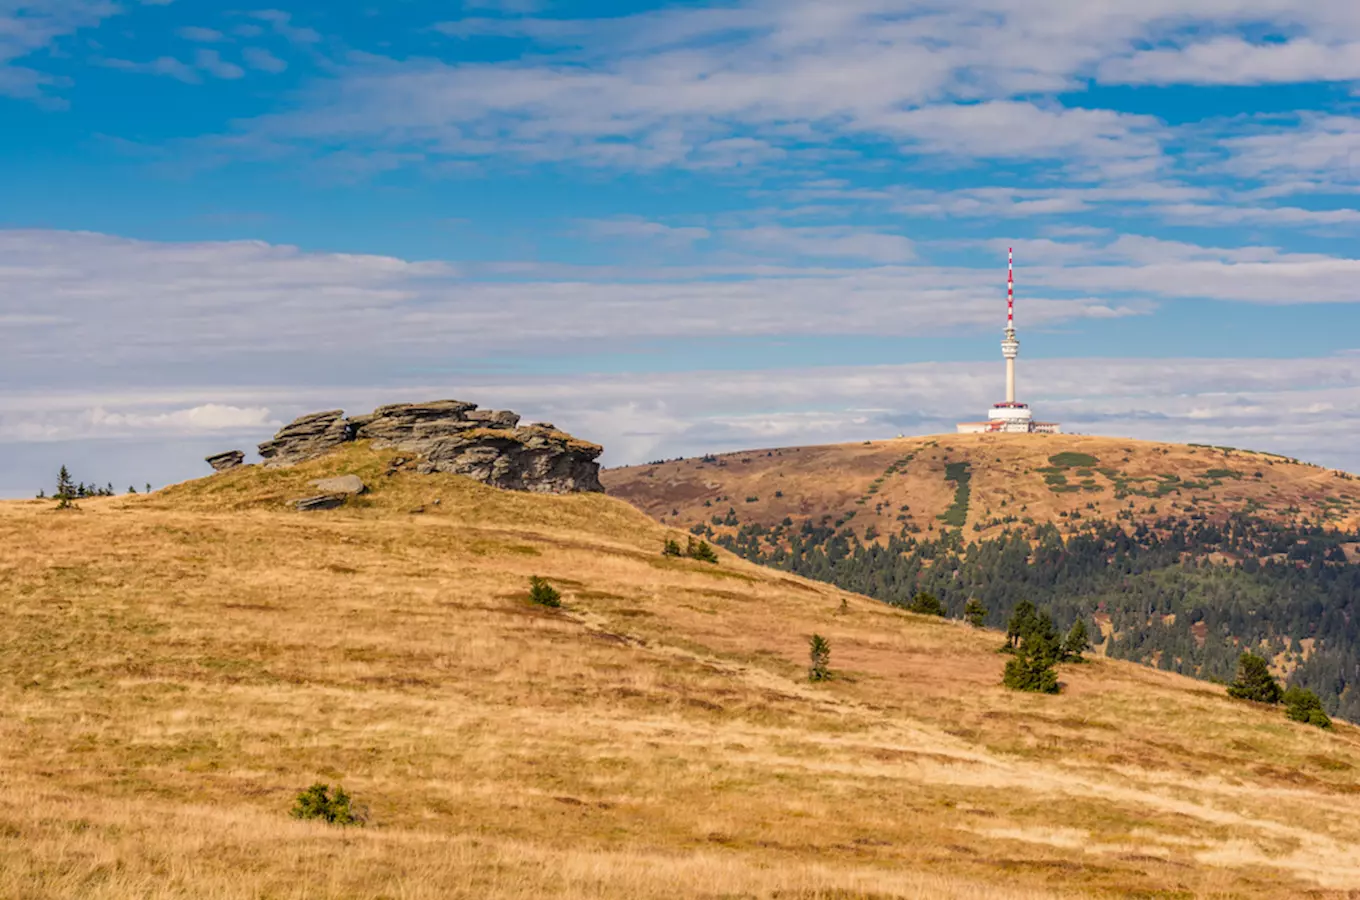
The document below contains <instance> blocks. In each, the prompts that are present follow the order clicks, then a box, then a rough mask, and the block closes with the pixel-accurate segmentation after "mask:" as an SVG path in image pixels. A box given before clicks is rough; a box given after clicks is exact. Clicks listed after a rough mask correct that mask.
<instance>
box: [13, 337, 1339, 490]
mask: <svg viewBox="0 0 1360 900" xmlns="http://www.w3.org/2000/svg"><path fill="white" fill-rule="evenodd" d="M1001 376H1002V370H1001V363H1000V360H999V359H998V360H997V361H995V362H978V363H939V362H932V363H920V364H910V365H891V366H833V367H822V368H815V367H810V368H796V369H764V370H753V371H697V372H689V373H686V375H685V377H684V378H676V377H674V375H672V374H669V373H649V372H632V373H627V374H620V375H591V374H585V375H579V374H578V375H575V376H573V377H570V378H564V377H561V376H559V375H539V376H533V375H522V376H506V375H502V374H496V373H491V372H485V371H483V372H477V373H468V374H465V375H458V376H453V377H451V378H447V379H443V380H435V381H425V382H421V383H418V384H417V383H414V382H408V383H405V384H402V385H400V386H398V387H386V388H384V387H382V386H366V387H363V388H354V387H346V386H343V385H337V386H333V387H320V386H316V385H309V386H300V385H299V386H287V385H274V386H271V387H268V388H258V389H251V388H234V389H223V388H205V389H203V390H202V392H201V393H200V394H199V396H200V397H207V396H213V397H216V398H218V399H217V401H216V402H217V403H218V404H220V408H224V409H227V410H233V409H234V410H235V411H234V412H226V413H221V414H214V415H213V416H211V417H210V418H209V421H210V422H211V423H212V426H211V428H210V429H209V430H207V431H206V432H205V430H204V428H202V427H200V424H199V423H195V422H192V421H191V418H190V412H189V411H190V410H192V409H193V407H186V406H185V405H184V404H185V402H186V398H190V397H192V396H194V392H193V391H192V390H186V389H179V390H174V391H167V390H160V391H154V390H153V391H145V392H137V391H123V392H121V393H119V394H113V393H104V394H100V393H88V392H79V393H71V394H66V395H63V394H34V395H28V396H24V395H11V396H7V397H5V398H0V441H9V442H14V441H27V442H34V441H43V442H47V441H57V440H70V439H72V438H77V437H79V438H85V439H92V438H96V437H99V436H120V437H121V438H122V439H123V440H137V439H138V438H137V434H138V432H139V431H141V432H142V433H144V434H147V435H155V436H156V437H157V440H158V442H159V443H158V448H157V453H158V454H159V458H160V459H161V460H163V461H164V462H163V464H162V466H161V468H160V469H159V470H158V472H157V479H156V480H157V481H158V482H163V481H165V480H169V479H174V480H177V479H179V478H187V477H191V476H193V475H201V474H205V473H206V472H207V469H206V467H205V466H204V465H203V463H202V462H201V457H202V456H203V455H204V452H205V451H204V445H203V444H202V442H201V441H200V440H199V438H198V437H196V436H198V435H202V434H205V433H206V434H208V435H210V436H211V435H215V437H212V438H211V439H212V441H213V443H212V444H211V445H210V446H208V448H207V449H228V448H229V447H230V446H233V445H234V446H236V447H239V448H241V449H246V450H249V449H250V448H252V447H253V446H254V444H256V443H258V442H260V441H262V440H264V439H266V438H268V437H269V436H270V435H271V434H272V433H273V432H274V431H275V430H276V429H277V427H278V423H279V421H280V420H282V421H287V420H289V419H291V418H292V417H294V416H296V415H299V414H302V413H304V412H310V411H313V410H316V409H326V408H336V407H340V408H344V409H347V410H350V411H351V412H362V411H367V410H369V409H372V408H373V407H375V406H376V405H379V404H382V403H388V402H401V401H404V400H422V399H432V398H435V397H457V398H460V399H466V400H471V401H473V402H476V403H479V404H481V405H482V406H484V407H488V408H501V409H505V408H508V409H514V410H516V411H517V412H520V413H521V414H523V415H524V416H525V418H526V419H529V420H548V421H552V422H554V423H555V424H557V425H559V426H560V427H563V428H566V429H567V430H569V431H571V432H573V433H575V434H578V435H580V436H582V437H585V438H589V439H591V440H594V441H598V442H601V443H602V444H603V445H604V446H605V448H606V453H605V457H604V459H605V461H606V462H607V463H608V464H610V465H621V464H627V463H635V462H643V461H646V460H648V459H654V458H657V457H673V456H678V455H685V456H692V455H698V454H700V453H705V452H711V451H724V450H737V449H753V448H758V447H771V446H789V445H798V444H809V443H829V442H842V441H856V440H864V439H871V438H883V437H891V436H893V435H896V434H898V433H908V434H923V433H940V432H950V431H952V430H953V425H954V423H955V422H956V421H959V420H961V419H970V418H975V417H977V416H978V415H980V414H981V413H982V412H983V411H985V410H986V408H987V407H988V406H989V405H990V404H991V403H992V402H994V401H995V400H996V399H997V397H998V394H999V392H1000V390H1001V388H1002V381H1003V379H1002V377H1001ZM1020 385H1021V396H1022V398H1023V399H1025V400H1026V401H1028V402H1029V403H1030V404H1031V405H1032V406H1033V407H1034V409H1035V412H1036V414H1038V415H1039V416H1041V417H1043V418H1045V419H1049V420H1056V421H1060V422H1062V423H1063V424H1064V426H1065V427H1067V428H1068V429H1069V430H1072V431H1080V432H1085V433H1097V434H1107V435H1114V436H1128V437H1134V438H1144V439H1152V440H1170V441H1196V442H1203V443H1213V444H1221V445H1229V446H1237V447H1244V448H1250V449H1259V450H1268V451H1273V452H1281V453H1286V454H1290V455H1301V456H1303V457H1304V458H1308V459H1312V460H1315V461H1318V462H1322V463H1325V464H1329V465H1339V466H1344V467H1348V468H1351V469H1356V468H1360V453H1357V450H1356V448H1355V445H1354V442H1353V440H1351V439H1350V435H1352V434H1353V433H1354V431H1355V429H1356V428H1357V427H1360V358H1357V357H1354V356H1349V357H1348V356H1338V357H1329V358H1326V359H1136V358H1124V359H1120V358H1113V359H1108V358H1107V359H1102V360H1100V361H1099V362H1098V363H1096V362H1093V361H1091V360H1083V359H1049V360H1028V361H1027V360H1024V359H1023V358H1022V360H1021V364H1020ZM190 402H192V401H190ZM199 405H200V406H203V405H205V403H200V404H199ZM176 447H179V448H181V449H182V451H183V452H182V454H181V455H179V456H176V455H175V454H173V453H171V452H170V451H173V450H174V449H175V448H176ZM144 471H145V469H140V470H133V469H132V468H128V469H127V470H126V471H124V470H123V469H119V470H117V471H112V472H106V471H101V472H97V473H94V472H92V473H91V474H92V475H94V476H95V477H97V478H98V479H100V480H104V479H108V478H112V479H113V480H114V481H115V483H118V484H122V483H124V482H126V481H128V480H139V479H140V478H141V477H142V476H141V473H142V472H144ZM43 474H44V475H45V474H46V473H45V471H44V473H43Z"/></svg>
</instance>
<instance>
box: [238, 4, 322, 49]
mask: <svg viewBox="0 0 1360 900" xmlns="http://www.w3.org/2000/svg"><path fill="white" fill-rule="evenodd" d="M250 15H251V16H252V17H254V18H256V19H259V20H260V21H262V22H268V23H269V25H270V27H271V28H273V29H274V33H275V34H277V35H279V36H280V37H283V38H285V39H286V40H289V41H291V42H293V43H295V44H315V43H317V42H319V41H320V40H321V35H320V34H319V33H318V32H317V31H316V30H315V29H313V28H307V27H305V26H299V25H294V24H293V15H292V13H287V12H284V11H282V10H278V9H262V10H258V11H256V12H252V13H250Z"/></svg>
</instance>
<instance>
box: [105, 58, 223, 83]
mask: <svg viewBox="0 0 1360 900" xmlns="http://www.w3.org/2000/svg"><path fill="white" fill-rule="evenodd" d="M94 62H95V64H96V65H100V66H104V67H105V68H108V69H118V70H119V71H122V72H136V73H139V74H142V75H166V76H169V77H170V78H174V79H175V80H177V81H182V82H184V83H185V84H198V83H199V82H200V81H202V80H203V79H202V77H201V76H200V75H199V73H198V70H197V69H195V68H194V67H193V66H190V65H188V64H187V63H184V62H181V61H180V60H178V59H175V58H174V57H173V56H160V57H157V58H156V59H153V60H149V61H147V62H136V61H133V60H129V59H96V60H94Z"/></svg>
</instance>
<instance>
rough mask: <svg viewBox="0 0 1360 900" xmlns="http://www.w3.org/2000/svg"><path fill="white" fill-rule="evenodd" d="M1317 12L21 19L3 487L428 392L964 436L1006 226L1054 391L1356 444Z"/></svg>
mask: <svg viewBox="0 0 1360 900" xmlns="http://www.w3.org/2000/svg"><path fill="white" fill-rule="evenodd" d="M1295 6H1297V4H1291V3H1288V2H1285V0H1261V2H1253V3H1250V4H1249V3H1246V2H1233V0H1194V2H1190V3H1178V4H1169V3H1151V4H1144V5H1142V6H1141V7H1140V8H1139V9H1138V10H1134V11H1130V10H1128V9H1127V4H1119V3H1115V2H1113V0H1105V2H1098V3H1092V4H1085V5H1082V7H1081V14H1080V15H1076V14H1073V11H1072V8H1071V4H1070V3H1068V2H1067V0H1040V2H1038V3H1035V2H1021V0H964V2H962V3H956V4H951V5H949V6H947V7H941V6H938V5H936V4H932V3H929V2H925V0H862V2H856V3H853V4H841V5H837V6H835V7H829V6H827V5H826V4H824V3H816V2H812V0H794V2H785V3H778V4H776V3H770V2H766V0H742V2H731V3H723V4H716V3H664V2H658V0H629V2H624V0H611V2H610V3H608V4H599V3H594V4H586V3H584V2H580V0H562V2H552V0H542V2H539V0H466V2H463V3H461V4H455V5H454V8H453V9H450V7H449V6H448V5H446V4H436V3H429V2H419V0H417V2H412V3H407V4H402V5H401V6H400V8H395V9H378V8H374V9H369V10H361V9H348V8H339V9H337V8H333V7H332V6H329V5H326V4H319V3H315V2H292V3H286V4H280V5H278V6H276V7H272V8H267V9H255V10H252V9H248V8H240V9H232V10H226V9H202V8H193V7H190V6H188V5H187V4H182V3H173V2H164V0H156V2H152V0H142V2H134V0H128V2H124V3H119V4H112V3H109V4H88V3H81V2H77V0H58V2H55V3H50V4H44V5H43V6H42V7H41V8H37V7H29V6H26V5H24V4H23V3H22V2H21V3H20V5H19V6H17V7H15V6H11V7H5V8H0V121H3V122H4V123H5V124H6V126H7V127H5V128H4V129H0V162H3V165H0V192H3V194H4V196H5V197H6V202H5V204H4V206H3V207H2V208H0V336H3V339H4V346H5V348H6V351H7V352H6V353H5V354H4V355H3V359H0V384H2V385H3V391H0V497H31V496H33V495H35V494H36V493H37V492H38V491H39V490H44V491H47V492H49V493H50V492H51V490H52V487H53V485H54V483H55V476H56V471H57V467H58V466H60V465H62V464H65V465H67V466H68V467H69V468H70V469H71V472H72V475H73V477H74V478H76V479H77V480H82V481H92V482H94V483H98V484H101V485H102V484H106V483H112V484H113V486H114V488H115V489H116V490H120V491H121V490H123V489H124V488H125V487H126V486H127V485H129V484H132V485H135V486H137V488H138V489H139V490H140V489H141V487H142V485H143V484H145V483H148V482H149V483H151V484H152V485H153V486H157V487H159V486H162V485H164V484H167V483H174V482H179V481H183V480H185V479H188V478H192V477H198V476H202V475H207V474H209V472H210V469H209V467H208V466H207V464H206V463H204V462H203V458H204V457H205V456H208V455H210V454H212V453H216V452H221V451H224V450H229V449H241V450H245V451H247V453H248V455H249V456H250V457H251V458H254V448H255V445H256V444H258V443H260V442H261V441H264V440H266V439H268V438H269V437H270V436H272V434H273V433H274V432H275V431H277V430H278V428H279V427H281V426H282V425H283V424H286V423H287V422H289V421H291V420H292V419H294V418H295V417H297V416H299V415H301V414H304V413H306V412H310V411H314V410H319V409H329V408H344V409H345V410H346V411H347V412H349V413H350V414H351V415H354V414H360V413H363V412H367V411H369V410H371V409H373V408H375V407H376V406H379V405H383V404H387V403H396V402H405V401H422V400H431V399H436V398H445V397H453V398H458V399H464V400H468V401H470V402H474V403H477V404H478V405H479V406H480V407H482V408H487V409H510V410H514V411H515V412H517V413H519V414H521V415H522V416H523V418H524V420H525V421H526V422H527V421H535V420H544V421H550V422H553V423H554V424H556V425H558V426H559V427H561V428H562V429H563V430H566V431H568V432H571V433H572V434H574V435H576V436H579V437H582V438H584V439H587V440H591V441H594V442H597V443H600V444H602V445H603V446H604V447H605V455H604V456H603V457H602V462H603V463H604V464H606V465H608V466H610V467H619V466H621V465H627V464H634V463H639V462H646V461H649V460H653V459H658V458H665V459H670V458H675V457H681V456H683V457H691V456H697V455H701V454H704V453H725V452H735V451H740V450H746V449H754V448H757V447H767V448H773V447H781V446H800V445H801V446H811V445H819V444H832V443H853V442H857V441H863V440H883V439H891V438H892V437H893V436H895V435H897V434H900V433H907V434H911V435H912V436H927V435H928V434H934V433H940V434H942V435H943V434H946V433H948V432H950V431H951V430H952V429H953V427H954V423H956V422H959V421H965V420H969V419H974V418H977V417H979V416H980V415H984V414H985V410H986V409H987V408H988V407H990V406H991V405H992V404H993V403H995V402H997V401H999V400H1002V399H1003V396H1004V368H1003V361H1002V356H1001V352H1000V342H1001V339H1002V332H1003V329H1004V326H1005V317H1006V287H1007V284H1006V253H1007V248H1010V247H1014V250H1015V291H1016V294H1015V303H1016V326H1017V330H1018V335H1019V339H1020V342H1021V350H1020V356H1019V359H1018V362H1017V366H1018V399H1019V400H1020V401H1021V402H1025V403H1028V404H1029V406H1030V407H1031V408H1032V409H1033V410H1034V414H1035V417H1036V418H1040V419H1044V420H1049V421H1055V422H1060V423H1062V425H1063V427H1064V429H1066V430H1071V431H1073V432H1080V433H1081V434H1090V435H1098V436H1105V435H1108V436H1112V437H1125V438H1128V439H1136V440H1153V441H1164V442H1172V443H1205V444H1212V445H1225V446H1234V447H1240V448H1242V449H1251V450H1258V451H1266V452H1274V453H1279V454H1282V455H1285V456H1289V457H1293V458H1297V459H1300V460H1302V461H1309V462H1313V463H1316V464H1318V465H1322V466H1325V467H1327V468H1339V469H1343V470H1346V471H1356V470H1360V450H1357V449H1355V447H1354V442H1353V440H1351V438H1350V435H1351V434H1352V433H1353V432H1354V430H1355V428H1356V427H1357V426H1360V345H1357V343H1356V340H1355V338H1354V337H1353V336H1354V335H1355V334H1357V333H1360V314H1358V309H1360V307H1357V303H1358V302H1360V288H1357V287H1356V285H1357V284H1360V258H1357V257H1356V252H1355V247H1356V239H1357V237H1360V209H1357V208H1356V200H1357V196H1358V195H1360V54H1357V48H1360V16H1358V15H1357V14H1356V13H1355V11H1354V8H1353V5H1352V4H1350V3H1343V2H1340V0H1322V2H1318V3H1315V4H1312V5H1311V6H1309V7H1308V8H1306V9H1297V8H1294V7H1295ZM1111 432H1114V433H1113V434H1111Z"/></svg>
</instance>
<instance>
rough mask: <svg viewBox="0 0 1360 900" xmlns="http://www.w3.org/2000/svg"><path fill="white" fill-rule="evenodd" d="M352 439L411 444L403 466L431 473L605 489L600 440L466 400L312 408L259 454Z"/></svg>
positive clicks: (279, 455)
mask: <svg viewBox="0 0 1360 900" xmlns="http://www.w3.org/2000/svg"><path fill="white" fill-rule="evenodd" d="M355 440H359V441H372V443H373V446H374V447H376V448H396V449H399V450H402V451H405V452H409V453H410V454H412V457H413V458H412V459H411V460H409V461H403V466H402V467H403V468H405V467H406V466H407V464H408V463H409V464H410V466H411V467H412V468H415V469H416V470H417V471H419V472H423V473H426V474H429V473H432V472H446V473H449V474H454V475H466V476H468V477H469V478H475V479H477V480H478V481H480V482H482V483H484V484H489V485H492V486H494V487H499V488H505V489H508V490H515V491H533V492H536V493H549V494H568V493H576V492H579V491H598V492H602V491H603V490H604V487H603V486H602V485H601V484H600V466H599V463H597V462H595V460H596V458H597V457H599V455H600V453H601V452H602V448H601V447H600V446H599V445H597V444H591V443H588V442H586V441H581V440H577V439H576V438H574V437H572V436H571V435H569V434H566V433H564V432H561V431H558V430H557V429H556V428H555V427H553V426H552V425H549V424H546V423H539V424H537V425H528V426H520V424H519V416H518V415H516V414H515V413H512V412H507V411H496V410H479V409H478V408H477V405H476V404H475V403H465V402H463V401H461V400H436V401H433V402H430V403H397V404H392V405H390V406H383V407H379V408H378V409H376V410H374V411H373V412H371V413H369V414H368V415H364V416H355V417H353V418H348V419H347V418H345V416H344V413H343V412H342V411H341V410H330V411H328V412H321V413H312V414H310V415H306V416H303V417H302V418H300V419H297V420H296V421H294V422H292V423H290V424H289V425H287V426H285V427H284V428H283V429H282V430H281V431H280V432H279V433H278V434H276V435H275V436H274V438H273V439H272V440H270V441H266V442H265V443H263V444H261V445H260V456H261V457H263V458H264V460H265V465H267V466H284V465H293V464H295V463H299V462H303V461H305V460H308V459H314V458H316V457H318V456H321V455H323V454H325V453H327V452H328V451H330V450H332V449H334V448H335V447H337V446H339V445H341V444H343V443H346V442H348V441H355ZM356 480H357V479H356ZM309 499H311V498H309ZM322 508H324V507H322Z"/></svg>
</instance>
